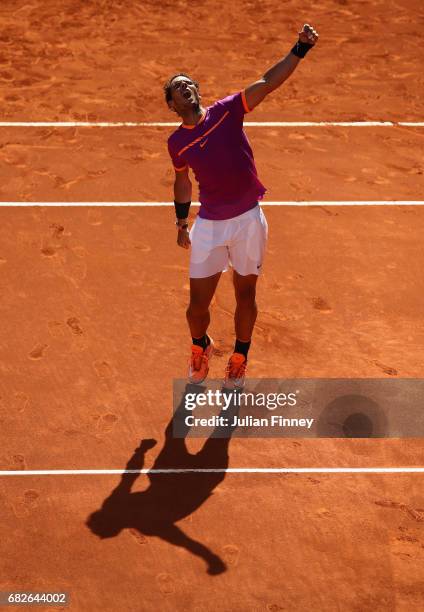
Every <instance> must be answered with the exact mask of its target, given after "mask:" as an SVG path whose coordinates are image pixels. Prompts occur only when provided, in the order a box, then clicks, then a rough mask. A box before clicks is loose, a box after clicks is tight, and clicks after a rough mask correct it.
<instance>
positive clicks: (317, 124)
mask: <svg viewBox="0 0 424 612" xmlns="http://www.w3.org/2000/svg"><path fill="white" fill-rule="evenodd" d="M179 125H181V123H178V122H169V121H0V127H57V128H62V127H64V128H67V127H102V128H108V127H112V128H113V127H178V126H179ZM244 126H245V127H396V126H404V127H424V121H412V122H411V121H245V122H244Z"/></svg>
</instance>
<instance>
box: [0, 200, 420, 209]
mask: <svg viewBox="0 0 424 612" xmlns="http://www.w3.org/2000/svg"><path fill="white" fill-rule="evenodd" d="M199 205H200V204H199V202H192V206H199ZM422 205H424V200H359V201H358V200H341V201H337V200H329V201H319V200H305V201H297V200H293V201H276V202H267V201H263V202H261V206H422ZM6 206H18V207H19V206H21V207H31V206H67V207H77V206H104V207H106V206H127V207H139V208H144V207H147V208H149V207H160V206H162V207H163V206H165V207H174V203H173V202H0V208H2V207H6Z"/></svg>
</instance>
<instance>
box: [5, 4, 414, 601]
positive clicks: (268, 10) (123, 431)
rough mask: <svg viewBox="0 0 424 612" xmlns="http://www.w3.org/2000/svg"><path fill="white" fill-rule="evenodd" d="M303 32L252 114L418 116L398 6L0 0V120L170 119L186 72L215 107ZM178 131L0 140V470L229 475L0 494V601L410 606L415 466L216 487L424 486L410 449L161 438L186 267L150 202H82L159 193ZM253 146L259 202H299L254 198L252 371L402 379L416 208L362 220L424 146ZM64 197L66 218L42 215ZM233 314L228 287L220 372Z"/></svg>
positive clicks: (282, 117) (332, 478)
mask: <svg viewBox="0 0 424 612" xmlns="http://www.w3.org/2000/svg"><path fill="white" fill-rule="evenodd" d="M304 22H310V23H312V24H313V25H314V26H315V27H316V29H317V30H318V31H319V33H320V35H321V40H320V42H319V46H318V47H317V48H316V49H315V50H313V51H312V52H311V53H310V54H309V55H308V57H307V58H306V59H305V61H304V63H303V64H302V65H301V66H300V68H299V69H298V71H297V73H296V74H295V75H294V76H293V77H292V79H291V80H290V81H289V82H288V83H287V84H286V85H285V86H283V88H282V89H281V90H279V91H277V92H275V93H274V94H273V95H272V96H271V97H270V98H269V99H268V100H266V101H265V102H264V103H263V104H262V105H261V106H260V107H258V108H257V109H256V110H255V111H254V112H253V113H252V115H249V116H248V117H247V118H246V120H248V121H258V122H262V121H294V122H297V121H317V122H319V121H330V122H332V121H365V120H375V121H394V122H399V121H407V122H421V121H423V120H424V114H423V108H422V95H423V81H424V77H423V71H422V66H423V59H424V52H423V47H422V30H423V26H424V11H423V6H422V3H421V2H419V1H418V0H403V1H398V2H395V1H393V0H386V1H383V0H381V1H374V0H369V1H353V0H338V1H335V0H331V1H330V0H325V1H323V2H320V3H319V4H318V3H315V2H303V3H300V2H295V1H294V0H292V1H288V2H279V3H278V2H276V1H275V0H267V1H266V2H253V1H247V2H243V3H242V2H232V3H229V4H228V5H227V4H218V3H213V2H210V1H199V2H197V3H195V4H192V3H185V2H172V3H171V2H161V3H160V4H159V3H156V2H139V1H136V0H133V1H132V2H130V1H129V0H128V1H127V2H124V1H119V0H117V1H114V2H112V1H103V2H102V1H100V0H91V1H89V2H88V1H84V2H83V1H81V2H78V1H75V0H73V1H71V0H61V1H60V2H59V1H53V0H46V1H45V2H42V3H41V2H35V1H34V2H32V1H31V0H28V1H20V0H14V1H9V0H3V2H2V4H1V8H0V25H1V34H0V83H1V89H0V99H1V104H0V121H2V122H20V121H28V122H39V121H46V122H57V121H62V122H73V121H88V122H96V121H104V122H116V121H134V122H164V121H174V120H175V117H174V116H173V115H171V114H170V113H169V111H167V109H166V106H165V105H164V102H163V97H162V91H161V85H162V83H163V82H164V81H165V80H166V78H167V77H168V76H169V75H170V74H172V73H174V72H176V71H179V70H182V69H183V70H184V71H187V72H188V73H189V74H193V76H194V77H196V78H197V79H198V80H199V81H200V84H201V91H202V94H203V102H204V104H206V105H208V104H210V103H212V102H213V101H214V100H216V99H218V98H220V97H223V96H225V95H227V94H229V93H233V92H235V91H238V90H239V89H241V88H242V87H244V86H246V85H247V84H249V83H250V82H251V81H253V80H255V79H256V78H258V77H259V76H261V75H262V73H263V72H264V70H265V69H266V68H268V67H269V66H270V65H271V64H273V63H274V62H275V61H276V60H277V59H279V58H280V57H281V56H282V55H284V54H285V53H286V52H287V51H288V50H289V49H290V47H291V45H292V44H293V43H294V41H295V39H296V32H297V29H298V27H299V26H300V25H301V24H302V23H304ZM171 130H172V128H169V127H168V128H167V127H165V128H164V127H162V128H160V127H159V128H158V127H152V126H150V127H132V128H129V127H116V128H112V127H107V128H99V127H93V126H92V127H86V128H81V127H55V126H51V127H36V126H33V127H16V126H15V127H14V126H7V127H1V128H0V176H1V181H0V199H1V201H2V202H3V205H2V206H1V207H0V282H1V301H0V318H1V340H0V425H1V447H0V469H1V471H2V472H3V473H4V472H5V471H13V470H19V471H22V470H27V471H34V470H55V469H63V470H83V469H93V470H95V469H98V470H101V469H116V470H125V468H126V466H127V467H130V468H134V469H141V468H144V469H149V468H152V467H155V468H169V469H174V468H183V469H184V468H198V469H203V468H214V467H215V468H220V469H222V470H223V471H221V472H219V473H215V474H210V473H208V474H207V473H203V472H198V473H190V474H188V473H183V474H175V473H169V474H156V473H153V474H144V473H143V474H140V475H139V476H138V477H137V475H135V476H132V475H131V474H123V475H119V474H116V475H113V474H109V475H81V474H68V475H44V476H35V475H14V476H5V475H0V508H1V517H2V519H1V523H2V529H1V538H0V553H1V555H0V558H1V562H0V568H1V571H0V591H11V590H32V591H59V590H66V591H68V592H69V593H70V594H71V603H70V607H69V609H71V610H78V611H84V612H85V611H91V610H107V611H117V610H119V611H121V610H131V611H143V612H144V611H149V612H150V611H152V610H157V609H161V610H167V611H168V610H169V611H174V610H187V611H190V612H192V611H193V612H194V611H196V612H200V611H208V612H209V611H213V610H223V611H225V612H233V611H236V612H239V611H240V612H244V611H249V612H250V611H255V612H259V611H264V612H279V611H283V610H284V611H293V612H294V611H298V610H302V611H303V610H317V611H333V610H334V611H349V612H350V611H355V612H362V611H368V610H370V611H371V610H381V611H386V610H387V611H392V610H395V611H401V612H409V611H411V610H414V611H415V610H417V611H418V610H422V609H423V605H424V603H423V602H424V587H423V584H424V582H423V581H424V569H423V568H424V535H423V525H424V496H423V474H422V473H415V474H408V473H403V474H378V473H374V474H363V473H360V474H331V473H327V474H325V473H323V474H308V473H306V474H299V473H298V474H272V473H265V474H263V473H262V474H261V473H226V472H225V469H226V468H227V467H229V468H282V467H294V468H301V467H305V468H313V467H327V468H332V467H373V468H374V467H410V466H416V467H422V466H423V465H424V451H423V444H422V440H421V439H403V440H402V439H368V440H364V439H362V440H359V439H357V440H352V439H350V440H349V439H316V440H305V439H296V440H294V439H274V440H272V439H240V438H233V439H231V440H227V441H224V442H223V441H219V440H218V441H215V442H214V443H212V442H211V441H210V440H209V442H208V443H206V446H205V447H203V444H204V443H205V442H206V441H205V440H199V439H198V440H194V439H188V440H187V441H186V444H185V445H184V444H182V443H181V442H178V441H175V440H173V439H172V437H171V436H169V435H168V436H166V435H165V430H166V427H167V425H168V423H169V421H170V418H171V415H172V380H173V379H174V378H179V377H184V375H185V372H186V361H187V354H188V350H189V345H190V339H189V337H188V334H187V330H186V324H185V308H186V304H187V299H188V273H187V265H188V254H187V252H185V251H183V250H182V249H178V248H177V246H176V245H175V229H174V227H173V213H172V209H171V208H170V207H166V206H157V207H144V206H131V207H125V206H119V207H117V206H115V207H113V206H112V207H110V206H108V207H100V206H90V202H91V203H93V202H139V203H142V202H170V201H171V199H172V183H173V170H172V166H171V164H170V161H169V160H168V156H167V151H166V138H167V136H168V135H169V133H170V132H171ZM246 132H247V134H248V138H249V140H250V142H251V144H252V147H253V150H254V153H255V158H256V162H257V167H258V172H259V175H260V177H261V179H262V181H263V182H264V184H265V185H266V186H267V187H268V193H267V196H266V199H265V204H266V201H267V200H268V201H288V202H294V201H311V202H317V203H316V204H315V205H314V204H312V205H309V206H295V205H285V206H277V207H270V206H264V212H265V214H266V217H267V219H268V223H269V227H270V239H269V245H268V251H267V258H266V261H265V265H264V272H263V276H262V278H261V280H260V284H259V290H258V303H259V308H260V315H259V318H258V323H257V328H256V332H255V336H254V342H253V344H252V349H251V352H250V355H249V373H250V375H251V376H252V377H255V378H261V377H273V378H278V377H280V378H301V377H304V378H306V377H311V378H318V377H323V378H324V377H328V378H338V377H340V378H341V377H345V378H353V377H357V378H361V377H364V378H396V377H398V378H421V377H422V376H423V373H424V355H423V350H422V347H423V345H424V332H423V326H422V315H423V299H422V296H423V295H424V281H423V275H422V270H423V266H424V250H423V242H422V236H423V232H424V207H423V206H412V205H394V206H393V205H388V206H377V205H375V206H369V205H367V206H365V205H362V206H361V205H357V204H358V203H360V202H363V201H369V200H372V201H380V202H381V201H393V200H410V201H414V200H415V201H418V200H422V199H423V197H422V194H423V168H424V167H423V156H422V150H423V143H424V141H423V138H424V129H423V128H422V127H402V126H399V125H395V126H390V127H374V128H373V127H334V126H328V127H322V126H321V127H296V126H293V127H289V128H287V127H286V128H282V127H271V128H268V127H263V126H262V127H260V126H258V127H247V128H246ZM345 200H348V201H352V206H341V205H340V206H333V205H325V204H322V203H321V202H322V201H332V202H340V201H345ZM12 202H14V203H22V204H25V206H11V205H10V203H12ZM64 202H65V203H75V202H84V203H86V205H84V206H78V207H74V206H47V205H45V206H40V205H34V204H35V203H37V204H40V203H45V204H47V203H64ZM31 204H33V205H31ZM195 213H196V209H193V210H192V216H193V217H194V215H195ZM233 309H234V298H233V295H232V288H231V278H230V276H229V275H228V274H227V275H225V276H224V277H223V279H222V281H221V284H220V286H219V289H218V293H217V295H216V298H215V299H214V302H213V306H212V326H211V333H212V335H213V337H214V339H215V341H216V343H217V348H218V351H217V355H216V356H215V357H214V359H213V361H212V363H211V374H212V376H213V377H214V378H218V377H220V376H222V374H223V370H224V367H225V363H226V360H227V358H228V356H229V354H230V353H231V351H232V346H233V320H232V316H233ZM151 439H154V440H156V441H157V444H156V445H155V446H153V443H150V444H146V445H145V446H146V447H145V449H144V450H145V453H144V454H143V453H141V452H139V453H137V454H136V455H133V453H134V449H135V448H136V447H138V446H139V444H140V441H141V440H151ZM147 447H149V448H147ZM202 447H203V451H202V453H200V454H197V453H198V451H200V450H201V449H202ZM143 448H144V447H143ZM131 487H132V488H131ZM112 492H114V493H113V494H112ZM102 505H103V511H102V513H101V514H100V515H95V517H97V519H98V520H97V522H96V521H95V520H93V519H91V521H90V520H89V517H90V516H91V515H92V514H93V513H95V512H96V511H99V510H100V509H101V508H102ZM99 517H100V518H99ZM87 521H88V523H87ZM99 535H103V536H105V535H109V537H99ZM208 570H209V573H208Z"/></svg>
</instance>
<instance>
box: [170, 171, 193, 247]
mask: <svg viewBox="0 0 424 612" xmlns="http://www.w3.org/2000/svg"><path fill="white" fill-rule="evenodd" d="M191 194H192V185H191V181H190V177H189V174H188V167H186V168H184V170H175V181H174V200H175V202H191ZM187 208H188V207H187ZM177 231H178V233H177V244H178V246H180V247H183V248H184V249H188V248H189V247H190V238H189V233H188V219H187V217H181V218H180V217H179V218H178V219H177Z"/></svg>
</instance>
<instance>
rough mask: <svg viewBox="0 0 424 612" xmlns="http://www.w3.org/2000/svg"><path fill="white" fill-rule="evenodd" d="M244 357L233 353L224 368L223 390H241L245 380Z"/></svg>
mask: <svg viewBox="0 0 424 612" xmlns="http://www.w3.org/2000/svg"><path fill="white" fill-rule="evenodd" d="M246 367H247V363H246V357H245V356H244V355H242V354H241V353H233V354H232V355H231V357H230V359H229V360H228V363H227V367H226V368H225V379H224V388H225V389H243V387H244V381H245V378H246Z"/></svg>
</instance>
